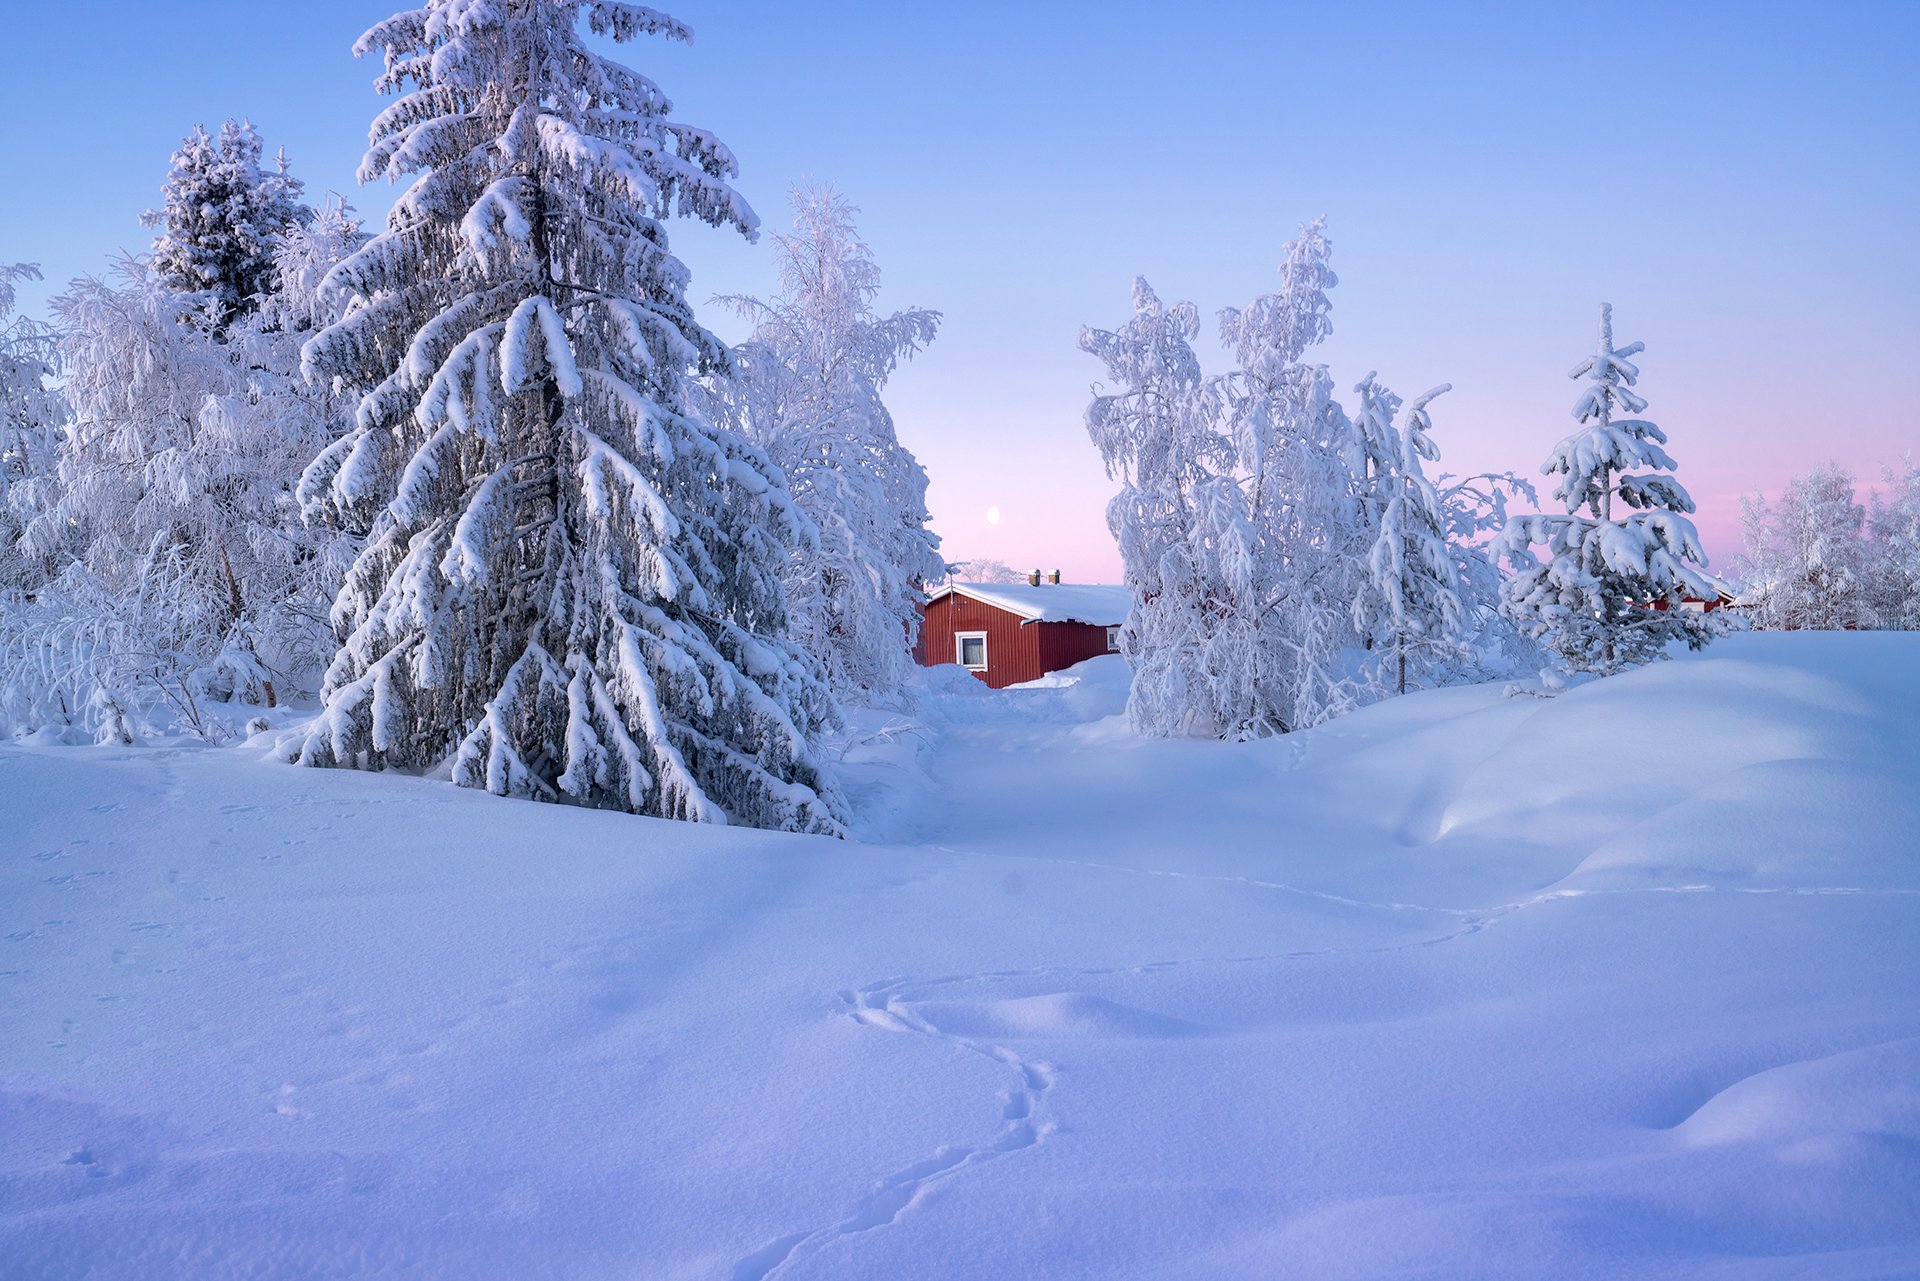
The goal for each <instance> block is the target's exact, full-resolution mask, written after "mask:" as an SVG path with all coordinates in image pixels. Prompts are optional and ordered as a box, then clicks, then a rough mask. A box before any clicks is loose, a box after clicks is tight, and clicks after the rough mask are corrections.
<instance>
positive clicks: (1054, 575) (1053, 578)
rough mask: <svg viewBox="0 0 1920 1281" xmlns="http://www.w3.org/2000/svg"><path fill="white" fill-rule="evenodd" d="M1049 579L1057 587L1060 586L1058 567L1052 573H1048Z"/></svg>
mask: <svg viewBox="0 0 1920 1281" xmlns="http://www.w3.org/2000/svg"><path fill="white" fill-rule="evenodd" d="M1047 581H1048V582H1050V583H1052V584H1053V585H1054V586H1055V587H1058V586H1059V585H1060V571H1059V570H1057V569H1056V570H1054V571H1053V572H1052V573H1051V574H1048V575H1047Z"/></svg>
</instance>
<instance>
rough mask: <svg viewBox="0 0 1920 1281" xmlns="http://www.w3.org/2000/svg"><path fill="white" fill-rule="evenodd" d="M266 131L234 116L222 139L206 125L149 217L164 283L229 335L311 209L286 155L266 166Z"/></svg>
mask: <svg viewBox="0 0 1920 1281" xmlns="http://www.w3.org/2000/svg"><path fill="white" fill-rule="evenodd" d="M260 153H261V142H260V135H259V134H258V133H256V132H255V131H254V128H253V125H252V123H251V122H242V121H236V120H229V121H227V122H226V123H225V124H223V125H221V126H220V132H219V134H218V135H217V136H215V135H212V134H209V133H208V132H207V131H206V129H205V128H204V127H203V126H200V125H195V126H194V129H193V132H192V133H190V134H188V135H187V137H186V139H185V140H184V141H183V142H181V144H180V149H179V150H178V151H176V152H174V153H173V168H172V171H171V172H170V173H168V175H167V182H166V187H165V189H164V195H163V198H162V201H161V205H160V208H158V209H153V210H149V211H148V212H147V213H146V214H145V215H144V217H143V219H142V221H144V222H145V223H146V224H147V225H148V226H149V227H158V228H160V235H159V236H158V238H156V239H155V240H154V242H153V257H152V268H153V271H154V274H155V275H156V276H158V277H159V279H160V281H161V283H162V284H164V285H165V286H166V287H167V288H169V289H171V290H172V291H174V292H175V293H178V294H183V295H186V296H188V297H190V298H192V299H193V300H194V305H195V308H196V311H197V312H198V314H199V315H200V317H201V319H202V321H203V322H204V323H205V324H206V325H207V327H208V328H210V329H213V330H214V331H216V332H224V331H225V329H226V328H227V326H228V325H229V324H231V323H232V322H233V321H234V320H235V319H236V318H238V317H239V316H241V315H243V314H244V313H246V312H247V311H250V310H251V309H252V308H253V306H254V300H255V299H256V298H257V297H258V296H260V295H262V294H264V293H266V292H267V291H268V290H269V289H271V288H272V287H273V284H274V249H275V246H276V244H277V243H278V241H279V239H280V237H281V236H282V235H284V234H285V233H286V231H287V229H288V228H289V227H292V226H296V225H298V224H300V223H302V222H304V221H306V219H307V217H308V216H309V214H310V211H309V210H308V209H307V208H306V207H305V206H304V205H302V204H301V203H300V194H301V190H302V184H301V182H300V180H299V179H298V178H295V177H294V176H293V175H292V174H291V173H290V172H289V171H288V168H287V158H286V153H285V152H282V153H280V155H279V156H278V157H277V160H276V163H275V165H274V167H273V168H272V169H271V170H266V171H263V170H262V169H261V165H260Z"/></svg>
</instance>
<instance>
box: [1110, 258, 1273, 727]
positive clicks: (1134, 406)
mask: <svg viewBox="0 0 1920 1281" xmlns="http://www.w3.org/2000/svg"><path fill="white" fill-rule="evenodd" d="M1133 312H1134V314H1133V317H1132V318H1131V319H1130V320H1128V321H1127V323H1126V324H1124V325H1122V326H1121V327H1120V328H1119V329H1117V330H1113V331H1106V330H1096V329H1082V330H1081V331H1080V349H1081V350H1082V351H1085V352H1087V353H1089V354H1090V355H1092V356H1094V357H1096V358H1098V359H1099V360H1100V361H1101V363H1102V364H1104V365H1105V366H1106V369H1107V376H1108V377H1109V378H1110V379H1112V380H1113V382H1114V383H1115V384H1116V385H1117V389H1116V390H1115V391H1114V392H1112V393H1110V394H1101V393H1100V392H1099V389H1098V388H1096V389H1095V390H1096V394H1095V396H1094V399H1093V402H1092V404H1090V405H1089V406H1088V407H1087V416H1086V423H1087V433H1088V435H1089V436H1091V437H1092V438H1093V443H1094V444H1095V446H1097V447H1098V448H1099V450H1100V457H1101V459H1102V461H1103V462H1104V463H1105V464H1106V469H1107V475H1108V476H1110V477H1113V478H1114V479H1116V480H1118V481H1120V492H1119V493H1118V494H1116V495H1114V497H1113V499H1112V501H1111V502H1109V503H1108V504H1107V526H1108V528H1110V529H1111V530H1112V531H1113V536H1114V540H1115V541H1116V542H1117V543H1118V544H1119V548H1120V560H1121V565H1122V568H1123V572H1124V574H1125V579H1126V585H1127V587H1128V588H1129V589H1130V591H1131V593H1132V597H1133V600H1132V605H1131V608H1130V610H1129V612H1128V615H1127V622H1126V625H1125V626H1124V627H1122V628H1121V632H1120V652H1121V653H1122V654H1124V655H1125V656H1126V659H1127V663H1128V665H1129V666H1130V667H1132V669H1133V685H1132V690H1131V692H1130V693H1129V694H1128V696H1127V717H1128V720H1129V721H1130V722H1131V723H1132V724H1133V727H1134V728H1135V729H1136V730H1137V731H1139V732H1140V733H1142V734H1150V735H1156V736H1161V737H1168V736H1192V737H1211V738H1228V737H1236V738H1238V737H1253V736H1256V735H1258V734H1262V733H1271V732H1273V731H1274V730H1275V729H1279V728H1283V726H1281V725H1278V724H1275V723H1274V721H1273V720H1272V712H1271V711H1270V709H1269V708H1268V706H1267V700H1266V698H1265V695H1264V691H1263V690H1261V688H1260V687H1259V684H1258V679H1259V675H1260V663H1259V652H1258V634H1257V630H1256V627H1257V620H1258V618H1259V609H1258V606H1257V603H1256V598H1255V595H1254V594H1255V592H1256V591H1257V590H1258V587H1257V584H1256V581H1255V573H1256V566H1255V551H1254V548H1253V541H1254V534H1253V531H1252V529H1251V528H1250V527H1249V525H1248V523H1247V519H1246V511H1245V507H1244V501H1245V499H1244V496H1243V495H1242V493H1241V492H1240V489H1239V486H1238V484H1237V483H1236V480H1235V477H1234V475H1233V465H1234V451H1233V444H1232V441H1231V440H1229V439H1228V437H1227V435H1226V434H1225V432H1224V431H1222V430H1221V426H1220V414H1219V410H1218V401H1217V397H1216V395H1215V388H1214V387H1213V385H1212V384H1211V383H1210V382H1209V380H1207V379H1206V378H1205V377H1203V376H1202V374H1201V371H1200V361H1199V358H1198V357H1197V356H1196V355H1195V354H1194V351H1193V339H1194V337H1195V335H1196V334H1198V332H1199V328H1200V322H1199V314H1198V313H1197V312H1196V311H1195V309H1194V307H1193V305H1192V304H1191V303H1184V302H1183V303H1175V304H1173V305H1171V306H1167V305H1165V304H1163V303H1162V302H1161V301H1160V299H1159V297H1158V296H1157V295H1156V294H1155V293H1154V292H1153V290H1152V288H1151V287H1150V286H1148V284H1147V282H1146V281H1145V280H1135V281H1134V284H1133Z"/></svg>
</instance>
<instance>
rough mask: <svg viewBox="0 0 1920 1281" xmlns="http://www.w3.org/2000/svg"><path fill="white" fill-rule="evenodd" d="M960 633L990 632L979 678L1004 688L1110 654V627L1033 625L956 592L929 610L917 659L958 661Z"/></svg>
mask: <svg viewBox="0 0 1920 1281" xmlns="http://www.w3.org/2000/svg"><path fill="white" fill-rule="evenodd" d="M960 632H985V633H986V634H987V670H986V671H984V672H975V673H974V675H975V676H977V677H979V678H980V679H981V680H983V681H985V682H986V683H987V684H989V685H991V686H993V687H994V688H995V689H1003V688H1005V687H1006V686H1008V685H1018V684H1020V683H1021V682H1022V681H1033V680H1039V679H1040V678H1041V677H1042V676H1045V675H1046V674H1047V673H1048V672H1057V671H1059V670H1060V669H1061V668H1063V667H1071V666H1073V665H1074V664H1075V663H1078V662H1083V661H1084V660H1086V659H1089V658H1094V657H1097V656H1098V655H1101V654H1104V653H1106V652H1107V629H1106V628H1104V627H1094V626H1092V625H1090V624H1088V623H1030V622H1026V621H1025V620H1023V619H1022V618H1021V617H1020V616H1019V615H1018V614H1013V613H1009V612H1008V611H1006V610H1004V609H1000V608H998V607H997V606H993V605H988V604H986V603H985V602H983V601H977V600H974V599H973V598H972V597H970V596H962V595H960V594H959V593H958V592H950V593H948V594H947V595H945V596H942V597H941V598H940V599H939V600H936V601H934V602H933V603H932V604H930V605H928V606H927V608H926V614H925V617H924V618H923V620H922V622H921V625H920V645H919V648H918V649H917V650H916V652H915V654H914V657H915V659H917V660H918V661H919V663H920V665H921V666H923V667H934V666H937V665H939V664H941V663H951V662H953V661H954V657H955V650H954V637H955V636H956V635H957V634H958V633H960Z"/></svg>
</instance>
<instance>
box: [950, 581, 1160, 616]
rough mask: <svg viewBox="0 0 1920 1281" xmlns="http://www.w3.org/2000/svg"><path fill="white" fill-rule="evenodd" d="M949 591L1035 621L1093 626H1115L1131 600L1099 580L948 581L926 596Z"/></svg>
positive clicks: (1126, 592) (1124, 590) (1123, 590)
mask: <svg viewBox="0 0 1920 1281" xmlns="http://www.w3.org/2000/svg"><path fill="white" fill-rule="evenodd" d="M949 592H958V593H959V594H960V595H962V596H968V597H971V598H972V599H974V600H977V601H981V602H982V603H984V604H988V605H992V606H994V607H996V608H998V609H1004V610H1006V611H1007V612H1008V613H1010V614H1018V615H1020V617H1022V618H1024V619H1026V620H1028V621H1029V622H1035V623H1092V624H1093V625H1094V626H1095V627H1118V626H1119V625H1120V624H1121V623H1124V622H1126V621H1127V609H1128V607H1129V606H1130V605H1131V604H1132V603H1133V602H1132V597H1131V595H1130V594H1129V593H1128V591H1127V589H1126V588H1124V587H1108V586H1105V585H1103V584H1098V583H1042V584H1040V585H1039V586H1038V587H1034V586H1032V585H1030V584H1028V583H948V584H947V585H946V586H945V587H936V588H935V589H934V590H933V592H932V594H931V595H929V596H928V597H927V599H928V601H929V602H932V601H936V600H939V599H940V598H941V597H942V596H945V595H946V594H948V593H949Z"/></svg>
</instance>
